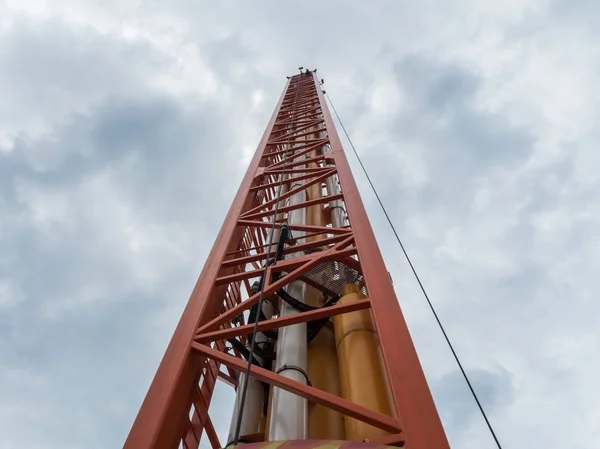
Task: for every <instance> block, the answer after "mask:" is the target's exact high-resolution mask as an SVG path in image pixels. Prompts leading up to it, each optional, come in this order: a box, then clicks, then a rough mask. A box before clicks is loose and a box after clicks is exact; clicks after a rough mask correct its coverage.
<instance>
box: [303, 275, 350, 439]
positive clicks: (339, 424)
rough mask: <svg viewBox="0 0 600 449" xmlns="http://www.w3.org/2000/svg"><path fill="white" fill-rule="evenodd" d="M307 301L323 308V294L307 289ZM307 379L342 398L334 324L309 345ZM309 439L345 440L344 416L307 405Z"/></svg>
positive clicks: (326, 408)
mask: <svg viewBox="0 0 600 449" xmlns="http://www.w3.org/2000/svg"><path fill="white" fill-rule="evenodd" d="M307 290H308V291H307V302H308V303H309V304H310V305H313V306H322V305H323V301H322V300H321V292H320V291H319V290H317V289H315V288H312V287H308V289H307ZM307 356H308V377H309V379H310V381H311V383H312V386H313V387H315V388H318V389H320V390H323V391H327V392H328V393H331V394H335V395H336V396H341V390H340V377H339V370H338V358H337V351H336V348H335V335H334V333H333V325H332V323H331V322H329V323H328V324H327V325H325V326H324V327H323V329H321V330H320V331H319V333H318V334H317V335H316V336H315V338H313V339H312V341H311V342H310V343H309V345H308V352H307ZM307 418H308V419H307V425H308V429H307V430H308V438H314V439H338V440H343V439H344V438H345V432H344V416H343V415H342V414H341V413H339V412H336V411H335V410H331V409H330V408H328V407H325V406H323V405H319V404H315V403H312V402H309V403H308V416H307Z"/></svg>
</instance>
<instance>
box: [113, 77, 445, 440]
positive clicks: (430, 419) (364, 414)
mask: <svg viewBox="0 0 600 449" xmlns="http://www.w3.org/2000/svg"><path fill="white" fill-rule="evenodd" d="M319 132H321V134H320V135H319V134H318V133H319ZM292 156H293V158H294V159H296V158H298V157H300V156H305V157H306V159H304V160H303V161H302V162H297V161H296V162H291V161H290V162H289V163H288V161H286V158H288V157H292ZM309 164H310V165H309ZM284 173H285V174H287V175H292V174H293V175H294V176H295V177H294V181H295V182H298V181H300V180H301V181H302V182H303V183H304V184H302V185H299V186H291V187H290V188H288V189H287V191H286V193H284V194H283V195H281V196H280V197H279V198H278V197H277V191H278V188H279V185H280V179H281V177H282V175H283V174H284ZM296 176H297V177H296ZM332 176H333V177H336V179H337V180H339V185H340V190H341V193H339V194H334V193H332V192H328V195H327V196H324V197H323V198H322V199H321V198H318V199H314V198H313V199H309V198H308V197H307V200H306V201H304V202H302V203H300V204H295V205H289V204H285V205H283V206H282V207H280V208H279V210H278V214H280V216H285V215H286V214H289V213H290V212H291V211H293V210H296V209H298V208H307V207H312V208H315V207H319V208H321V209H322V210H323V214H324V217H328V216H329V214H328V211H330V210H331V208H332V207H331V206H329V207H328V205H327V204H326V203H330V204H334V203H331V202H332V201H334V200H338V201H341V202H342V203H343V205H344V207H345V210H346V211H347V214H348V218H349V221H350V225H349V226H344V227H342V228H335V227H333V226H332V225H331V224H329V225H327V226H312V225H293V226H289V228H290V229H291V231H292V233H294V232H297V231H302V232H306V233H307V235H309V234H310V235H313V236H314V235H319V236H320V237H319V238H317V239H312V240H307V239H306V236H302V237H297V236H294V238H291V239H289V240H287V241H286V244H287V245H288V246H287V247H286V248H285V249H284V251H283V254H290V253H299V252H303V253H304V254H303V255H301V256H299V257H296V258H293V259H283V260H279V261H277V262H276V263H274V264H272V265H270V266H269V267H268V269H267V276H265V279H264V280H263V282H264V297H265V298H266V299H268V300H270V299H269V298H270V297H271V296H272V295H274V294H275V293H276V292H277V291H278V290H279V289H281V288H283V287H285V286H286V285H288V284H289V283H290V282H292V281H295V280H298V279H300V280H304V282H306V283H308V284H310V285H312V286H313V287H316V288H320V289H321V290H322V291H323V292H325V293H327V294H329V295H330V296H331V295H332V294H333V292H332V291H331V290H330V289H329V288H328V287H327V286H326V285H322V286H321V285H319V283H318V282H316V281H315V280H314V279H313V278H311V279H309V277H308V271H309V270H311V269H314V268H315V267H318V266H324V265H321V264H323V263H325V262H327V263H330V262H331V261H337V262H343V263H344V264H345V265H347V266H348V267H351V268H353V269H355V270H356V271H358V272H359V273H360V274H361V275H362V276H363V279H364V282H365V286H366V289H367V294H368V299H364V300H362V301H357V302H354V303H351V304H344V305H333V306H331V307H326V308H322V309H318V310H313V311H310V312H302V313H298V314H296V315H293V316H290V317H283V318H273V319H270V320H265V321H261V322H260V323H259V327H258V329H259V331H266V330H268V329H280V328H282V327H284V326H288V325H293V324H297V323H299V322H308V321H312V320H317V319H319V318H320V319H323V318H326V317H330V316H332V315H334V314H342V313H350V312H352V311H357V310H362V309H365V308H370V309H371V311H372V314H373V318H374V321H375V325H376V328H377V332H378V335H379V339H380V341H381V349H382V354H383V357H384V360H385V367H386V370H387V375H388V377H389V380H390V390H391V393H392V396H393V400H394V403H395V408H396V410H395V415H394V416H386V415H383V414H381V413H376V412H373V411H370V410H367V409H365V408H364V407H361V406H359V405H357V404H353V403H351V402H349V401H347V400H345V399H342V398H339V397H337V396H335V395H332V394H330V393H326V392H324V391H321V390H318V389H316V388H314V387H310V386H306V385H303V384H301V383H298V382H294V381H291V380H290V379H287V378H285V377H283V376H281V375H279V374H275V373H273V372H272V371H270V370H268V369H265V368H261V367H256V366H253V367H252V370H251V372H250V374H251V375H252V376H255V377H256V378H258V379H260V380H262V381H264V382H267V383H269V384H272V385H275V386H277V387H279V388H283V389H286V390H288V391H291V392H293V393H294V394H299V395H300V396H303V397H305V398H307V399H308V400H309V401H313V402H316V403H319V404H322V405H325V406H328V407H331V408H333V409H334V410H337V411H339V412H341V413H344V414H347V415H348V416H351V417H353V418H357V419H359V420H363V421H365V422H367V423H369V424H371V425H374V426H376V427H379V428H381V429H386V430H387V431H389V432H391V433H390V436H389V437H386V438H385V442H386V443H387V444H393V445H396V446H400V445H405V446H406V447H408V448H409V449H447V448H448V447H449V446H448V443H447V441H446V437H445V434H444V431H443V428H442V426H441V422H440V420H439V417H438V414H437V411H436V409H435V405H434V403H433V399H432V397H431V394H430V392H429V388H428V386H427V383H426V380H425V377H424V375H423V372H422V369H421V366H420V363H419V360H418V357H417V354H416V351H415V349H414V346H413V344H412V341H411V338H410V335H409V333H408V328H407V326H406V323H405V321H404V318H403V315H402V312H401V310H400V306H399V304H398V300H397V298H396V296H395V293H394V290H393V287H392V285H391V283H390V279H389V277H388V275H387V270H386V268H385V265H384V262H383V259H382V257H381V254H380V252H379V249H378V246H377V242H376V240H375V236H374V234H373V231H372V229H371V226H370V223H369V220H368V218H367V214H366V212H365V209H364V206H363V204H362V201H361V199H360V196H359V194H358V189H357V187H356V184H355V182H354V179H353V177H352V174H351V172H350V167H349V165H348V161H347V159H346V156H345V154H344V152H343V150H342V146H341V143H340V140H339V136H338V135H337V132H336V130H335V127H334V125H333V121H332V118H331V115H330V113H329V111H328V109H327V105H326V104H325V101H324V98H323V94H322V92H321V89H320V87H319V83H318V80H317V78H316V74H315V73H313V72H310V73H309V72H306V73H302V74H299V75H295V76H293V77H291V78H290V79H289V81H288V83H287V85H286V88H285V90H284V92H283V94H282V95H281V97H280V99H279V102H278V105H277V107H276V109H275V112H274V113H273V116H272V117H271V120H270V122H269V124H268V126H267V129H266V131H265V134H264V135H263V137H262V139H261V142H260V144H259V145H258V149H257V151H256V153H255V155H254V157H253V159H252V161H251V163H250V167H249V168H248V171H247V173H246V175H245V177H244V179H243V181H242V184H241V186H240V188H239V190H238V192H237V194H236V196H235V199H234V201H233V204H232V206H231V208H230V210H229V212H228V214H227V216H226V218H225V221H224V223H223V227H222V228H221V231H220V233H219V235H218V236H217V239H216V241H215V244H214V246H213V249H212V250H211V252H210V255H209V256H208V258H207V262H206V265H205V266H204V269H203V270H202V273H201V275H200V277H199V279H198V282H197V283H196V286H195V288H194V290H193V292H192V295H191V297H190V300H189V302H188V304H187V306H186V308H185V310H184V312H183V316H182V318H181V320H180V322H179V324H178V326H177V328H176V330H175V333H174V335H173V337H172V339H171V342H170V343H169V346H168V348H167V351H166V353H165V355H164V357H163V360H162V361H161V363H160V366H159V368H158V370H157V372H156V375H155V377H154V380H153V381H152V383H151V385H150V388H149V389H148V393H147V394H146V397H145V399H144V401H143V403H142V406H141V408H140V411H139V412H138V415H137V417H136V419H135V421H134V423H133V426H132V428H131V431H130V433H129V435H128V437H127V440H126V441H125V445H124V448H126V449H175V448H179V447H184V448H185V449H196V448H198V445H199V444H200V438H201V437H202V435H203V434H206V436H207V438H208V441H209V442H210V444H211V446H212V447H213V448H215V449H216V448H217V447H219V446H220V445H221V444H222V443H224V442H222V441H219V438H218V436H217V431H216V430H215V425H216V427H217V428H222V424H223V423H220V422H219V423H215V422H213V420H211V417H210V413H209V407H210V403H211V399H212V395H213V392H214V388H215V384H216V382H217V381H218V380H221V381H223V382H225V383H226V384H228V385H231V386H232V387H233V388H237V374H236V372H239V371H241V370H245V369H246V366H247V362H246V361H245V360H244V359H242V358H241V355H240V353H239V351H238V350H237V349H236V348H231V347H229V346H227V343H226V342H227V339H231V338H239V341H240V342H241V343H243V342H245V341H246V335H247V334H249V333H251V330H252V328H253V324H245V320H244V315H243V312H245V311H248V310H249V309H250V308H251V307H252V306H254V305H255V304H257V303H258V301H259V296H260V294H259V293H256V292H255V291H254V290H252V284H253V283H254V282H256V281H258V280H259V279H260V278H261V275H262V274H263V272H264V268H263V266H264V265H263V264H264V262H265V260H266V258H267V254H266V252H267V247H268V236H269V232H270V230H271V229H272V228H273V225H275V226H276V227H278V226H280V224H281V223H283V222H284V221H285V218H284V219H283V220H277V221H276V222H275V223H273V219H274V209H275V205H276V204H277V202H278V201H280V200H284V199H287V198H290V197H291V196H292V195H294V193H296V192H300V191H302V190H306V189H307V188H308V187H309V186H313V185H319V184H320V185H322V186H324V183H325V181H326V180H327V179H328V178H330V177H332ZM336 207H337V206H336ZM273 245H274V246H273V247H272V249H271V253H270V254H269V258H271V259H272V258H273V257H274V255H275V247H276V245H277V242H273ZM315 249H319V251H315ZM321 249H322V250H321ZM274 274H278V275H279V276H280V277H279V278H278V279H277V278H272V276H273V275H274ZM244 298H245V299H244ZM222 368H223V369H224V370H226V372H227V374H226V373H225V372H223V371H221V369H222ZM226 424H227V425H228V424H229V422H227V423H226Z"/></svg>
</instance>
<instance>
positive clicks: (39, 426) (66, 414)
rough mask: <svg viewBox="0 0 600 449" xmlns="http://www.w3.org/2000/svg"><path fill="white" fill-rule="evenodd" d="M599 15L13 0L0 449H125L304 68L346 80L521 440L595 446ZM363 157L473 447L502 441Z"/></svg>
mask: <svg viewBox="0 0 600 449" xmlns="http://www.w3.org/2000/svg"><path fill="white" fill-rule="evenodd" d="M597 17H598V8H597V6H596V5H595V4H593V3H587V4H584V3H582V4H581V6H576V5H572V4H570V3H567V2H547V1H516V0H515V1H509V2H503V3H493V2H478V1H471V0H462V1H460V2H458V3H449V2H439V1H434V0H428V1H426V2H420V3H414V2H380V3H377V4H373V3H364V4H363V3H360V2H359V3H357V4H356V5H352V6H348V4H346V3H341V2H325V3H323V2H316V1H315V2H309V3H308V4H306V3H305V4H303V5H302V7H300V6H298V7H296V9H294V8H293V6H290V5H288V4H285V5H284V4H282V3H280V2H267V1H264V2H259V4H252V5H246V4H235V5H234V4H231V3H228V2H220V3H214V2H187V1H179V2H170V3H165V2H162V3H160V2H150V3H147V2H146V3H141V2H139V1H133V0H132V1H120V2H114V1H113V2H94V1H86V2H72V1H71V0H61V1H54V2H46V1H40V0H35V1H20V2H10V1H9V2H5V3H3V4H2V5H0V89H1V90H2V92H3V101H2V103H1V104H0V308H2V311H3V313H2V315H0V359H2V360H3V365H2V368H0V379H1V381H0V385H2V388H0V397H2V401H0V402H2V406H1V407H0V416H2V419H0V435H1V436H0V447H2V448H4V447H6V448H8V449H11V448H13V447H20V445H22V435H23V434H25V433H26V434H27V435H28V445H29V447H44V448H52V447H57V448H58V447H60V448H65V447H74V448H78V447H92V448H93V447H98V448H106V447H113V446H117V447H118V445H119V444H121V443H122V441H123V439H124V437H125V435H126V433H127V431H128V429H129V426H130V424H131V422H132V420H133V417H134V415H135V412H136V411H137V408H138V407H139V404H140V401H141V399H142V397H143V395H144V393H145V390H146V387H147V385H148V384H149V382H150V379H151V377H152V375H153V372H154V370H155V369H156V366H157V364H158V362H159V360H160V357H161V356H162V353H163V351H164V349H165V347H166V344H167V342H168V339H169V338H170V335H171V333H172V331H173V329H174V326H175V324H176V322H177V320H178V318H179V315H180V313H181V311H182V309H183V305H184V304H185V301H186V300H187V297H188V295H189V292H190V291H191V289H192V286H193V283H194V282H195V279H196V277H197V274H198V272H199V271H200V269H201V268H202V265H203V263H204V259H205V257H206V254H207V252H208V249H209V248H210V246H211V244H212V241H213V239H214V238H215V236H216V234H217V232H218V228H219V226H220V224H221V222H222V219H223V217H224V216H225V214H226V212H227V209H228V206H229V202H230V201H231V199H232V197H233V194H234V192H235V191H236V189H237V187H238V182H239V180H240V179H241V177H242V174H243V172H244V170H245V165H246V164H247V162H248V159H249V157H250V156H251V154H252V152H253V151H254V148H255V147H256V144H257V143H258V141H259V139H260V136H261V135H262V132H263V129H264V126H265V125H266V123H267V120H268V117H269V116H270V114H271V112H272V108H273V107H274V106H275V102H276V100H277V98H278V97H279V95H280V93H281V89H282V88H283V85H284V82H285V75H289V74H290V73H293V72H294V71H295V70H296V68H297V67H298V66H299V65H304V66H307V67H311V68H312V67H318V69H319V73H320V75H321V76H322V77H324V78H325V81H326V82H325V88H326V89H327V91H328V93H329V94H330V95H331V97H332V99H333V101H334V102H335V105H336V107H337V109H338V110H339V112H340V114H341V115H342V118H343V120H344V122H345V125H346V127H347V128H348V130H349V131H350V133H351V135H352V137H353V140H354V142H355V144H356V145H357V148H358V150H359V152H360V153H361V155H362V157H363V158H364V162H365V164H366V165H367V167H368V169H369V171H370V172H371V176H372V177H373V179H374V180H375V181H376V185H377V187H378V189H379V190H380V193H381V194H382V196H383V199H384V202H385V203H386V205H387V206H388V209H389V211H390V213H391V214H392V216H393V219H394V222H395V223H396V225H397V227H398V230H399V231H400V234H401V236H403V238H404V239H405V243H406V245H407V247H408V249H409V251H410V253H411V255H412V256H413V258H414V262H415V265H416V266H417V269H418V270H419V272H420V273H421V275H422V277H423V280H424V282H425V285H426V286H427V288H428V290H429V292H430V294H431V297H432V299H433V301H434V302H435V304H437V306H438V309H439V313H440V315H441V317H442V319H443V321H444V322H445V323H446V325H447V328H448V331H449V333H450V335H451V337H452V338H453V341H454V342H455V344H456V347H457V349H458V352H459V354H460V355H461V356H462V358H463V362H464V363H465V366H466V367H467V369H468V371H469V372H470V373H471V374H472V378H473V381H474V384H475V386H476V388H477V389H478V391H480V393H481V396H482V399H483V400H484V404H485V405H486V408H487V409H488V411H489V414H490V417H491V419H492V421H493V423H494V424H495V426H496V430H497V431H498V434H499V437H500V439H501V441H502V442H503V443H504V444H505V446H507V447H509V446H514V445H515V444H520V445H521V446H523V447H530V448H545V447H549V446H551V445H555V444H556V441H557V440H556V438H557V435H560V438H559V440H560V444H562V445H564V446H568V447H570V448H575V449H577V448H584V447H585V448H588V447H594V443H596V444H595V445H596V446H597V445H598V444H599V443H600V432H599V431H598V430H597V426H596V421H597V418H598V416H599V414H600V409H599V408H598V405H597V404H598V403H599V401H598V396H597V394H596V391H597V388H596V386H595V383H596V379H597V377H598V375H599V374H600V364H598V363H596V362H595V355H596V353H597V352H598V351H597V348H598V346H599V344H600V341H599V340H598V336H597V330H596V327H597V326H596V323H597V322H598V318H599V315H600V309H599V308H598V306H597V305H596V304H595V298H596V296H597V295H596V292H597V291H598V288H599V287H600V285H599V284H598V281H597V275H596V267H597V266H598V265H599V263H600V256H599V248H600V243H598V242H599V239H600V232H599V231H598V228H599V223H600V203H599V200H598V194H597V192H598V189H599V187H600V185H599V181H598V176H597V167H598V166H599V164H600V159H599V158H600V156H599V153H598V151H596V143H597V140H598V139H597V138H598V136H599V135H600V133H599V129H598V124H597V122H598V120H597V111H596V109H597V106H596V103H597V100H596V98H597V96H598V93H597V90H598V89H597V86H596V85H597V82H596V78H597V73H598V66H599V64H600V57H599V56H598V55H599V53H598V48H597V47H598V39H597V37H598V32H597V30H596V27H594V26H593V24H594V22H595V21H596V20H595V18H597ZM340 131H341V130H340ZM347 150H348V151H349V150H350V148H349V146H347ZM350 160H351V164H352V166H353V168H354V169H355V174H356V177H357V181H358V183H359V187H360V189H361V192H363V197H364V199H365V202H366V205H367V208H368V210H369V213H370V218H371V221H372V223H373V226H374V228H375V231H376V234H377V235H378V239H379V242H380V247H381V249H382V252H383V254H384V256H385V258H386V261H387V264H388V269H389V271H390V272H391V274H392V277H393V279H394V283H395V287H396V291H397V293H398V296H399V299H400V301H401V303H402V306H403V310H404V312H405V315H406V317H407V320H408V323H409V326H410V328H411V331H412V332H413V336H414V339H415V342H416V345H417V348H418V350H419V354H420V356H421V359H422V362H423V365H424V368H425V372H426V374H427V376H428V379H429V380H430V383H431V385H432V389H433V391H434V394H435V398H436V400H437V401H438V405H439V408H440V413H441V415H442V418H443V420H444V423H445V425H446V428H447V431H448V434H449V437H450V441H451V443H452V445H453V447H458V448H477V449H481V448H487V447H490V448H491V447H493V445H492V441H491V439H490V437H489V435H487V434H486V431H485V427H484V425H483V423H482V421H481V419H480V418H479V417H478V416H477V414H476V410H475V408H474V404H473V403H472V401H471V399H470V398H469V396H468V391H467V390H466V388H465V386H464V385H463V384H462V381H461V379H460V376H458V373H457V371H456V366H455V365H454V364H453V362H452V360H451V358H450V356H449V354H448V351H447V349H446V348H445V346H444V344H443V341H442V340H441V337H440V335H439V332H438V331H437V330H436V328H435V323H434V322H433V320H432V318H431V316H430V313H429V311H428V310H427V308H426V306H425V304H424V303H423V301H422V299H421V297H420V292H419V291H418V288H417V286H416V285H415V282H414V280H413V279H412V278H411V277H410V273H409V272H408V270H407V268H406V264H405V262H404V261H403V260H402V259H401V258H400V257H399V251H398V248H397V247H396V246H395V243H393V236H392V234H391V233H390V230H389V229H388V228H387V225H386V224H385V222H384V219H383V216H382V214H381V212H380V211H379V210H378V208H377V205H376V203H375V201H374V199H373V196H372V194H371V193H370V192H369V188H368V185H367V184H366V182H365V180H364V178H363V177H362V175H361V174H360V171H359V166H358V165H357V164H356V163H355V160H354V159H353V156H350ZM90 385H94V386H95V387H94V388H91V387H90ZM222 394H223V395H222ZM224 395H225V393H218V396H219V398H222V399H221V401H217V402H216V405H215V406H214V407H213V408H214V409H215V410H214V411H215V413H218V414H219V417H220V419H219V420H218V421H216V422H215V424H216V425H217V430H218V431H219V432H220V434H223V433H224V432H226V429H227V427H228V425H229V419H228V418H227V419H225V418H223V417H227V416H228V409H227V404H225V403H226V402H227V399H226V397H225V396H224ZM89 404H95V406H94V407H89ZM221 418H222V419H221ZM25 423H26V426H25ZM32 429H33V430H32ZM73 429H76V430H75V431H74V430H73ZM548 429H551V431H548ZM552 429H554V430H552Z"/></svg>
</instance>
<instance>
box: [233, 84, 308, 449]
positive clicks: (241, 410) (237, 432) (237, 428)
mask: <svg viewBox="0 0 600 449" xmlns="http://www.w3.org/2000/svg"><path fill="white" fill-rule="evenodd" d="M300 87H301V85H300V81H298V84H297V86H296V97H295V99H294V109H293V110H292V121H291V124H290V128H293V126H294V121H295V120H294V118H295V117H294V114H295V113H296V106H297V102H298V94H299V93H300ZM290 141H291V136H290V138H289V139H288V145H289V143H290ZM283 158H284V159H283V166H282V169H281V177H280V179H279V187H278V189H277V196H276V199H277V201H276V202H275V210H274V211H273V225H272V226H271V233H270V235H269V245H268V246H267V253H266V256H265V266H264V271H263V274H262V279H265V277H266V276H267V270H268V268H269V256H270V255H271V246H272V245H273V236H274V235H275V224H276V223H277V213H278V212H279V197H280V196H281V190H282V187H283V180H284V178H285V169H286V166H287V161H288V151H285V152H284V153H283ZM264 293H265V283H264V282H262V283H261V286H260V296H259V297H258V310H262V304H263V299H264ZM258 323H259V320H256V321H255V322H254V327H253V329H252V343H251V344H250V353H249V357H248V366H247V367H246V373H245V376H244V385H243V386H242V397H241V398H240V408H239V410H238V417H237V423H236V425H235V435H234V437H233V443H234V444H237V441H238V439H239V437H240V427H241V425H242V416H243V415H244V405H245V404H246V393H247V392H248V382H249V380H250V369H251V368H252V359H253V354H254V351H255V350H256V334H257V331H258Z"/></svg>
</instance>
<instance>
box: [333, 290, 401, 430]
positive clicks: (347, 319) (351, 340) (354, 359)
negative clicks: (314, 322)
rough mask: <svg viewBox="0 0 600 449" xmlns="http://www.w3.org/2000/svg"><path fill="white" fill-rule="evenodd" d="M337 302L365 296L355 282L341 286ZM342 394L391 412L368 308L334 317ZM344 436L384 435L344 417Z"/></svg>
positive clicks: (356, 401) (348, 301)
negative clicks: (342, 293) (341, 294)
mask: <svg viewBox="0 0 600 449" xmlns="http://www.w3.org/2000/svg"><path fill="white" fill-rule="evenodd" d="M344 293H345V294H344V296H343V297H342V298H341V299H340V301H339V303H340V304H348V303H352V302H356V301H360V300H361V299H364V296H363V295H361V294H360V287H359V286H358V285H356V284H348V285H346V286H344ZM333 326H334V330H335V343H336V346H337V352H338V359H339V366H340V370H339V371H340V377H341V392H342V397H344V398H346V399H348V400H350V401H352V402H354V403H356V404H360V405H363V406H365V407H367V408H369V409H371V410H376V411H378V412H380V413H384V414H387V415H391V414H392V413H393V411H392V404H391V400H390V397H389V396H390V395H389V385H388V379H387V376H386V374H385V371H384V370H385V368H384V367H383V363H382V360H381V350H380V347H379V340H378V338H377V334H376V332H375V325H374V323H373V319H372V317H371V311H370V310H360V311H356V312H352V313H345V314H343V315H337V316H335V317H333ZM344 424H345V430H346V438H348V439H349V440H353V441H363V440H365V439H368V440H371V439H374V438H381V437H384V436H386V435H387V432H384V431H383V430H381V429H378V428H376V427H373V426H371V425H369V424H366V423H365V422H363V421H361V420H358V419H354V418H349V417H346V419H345V422H344Z"/></svg>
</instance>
